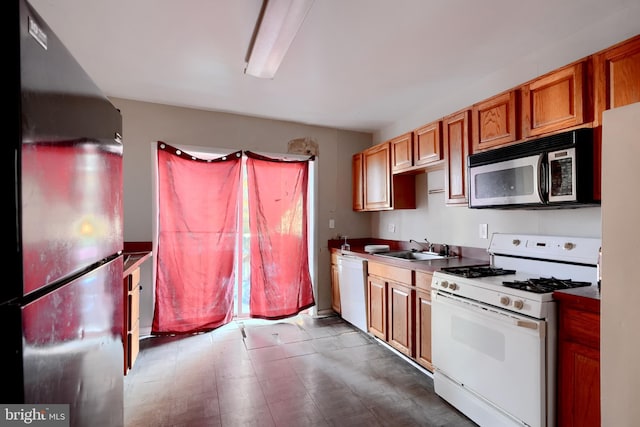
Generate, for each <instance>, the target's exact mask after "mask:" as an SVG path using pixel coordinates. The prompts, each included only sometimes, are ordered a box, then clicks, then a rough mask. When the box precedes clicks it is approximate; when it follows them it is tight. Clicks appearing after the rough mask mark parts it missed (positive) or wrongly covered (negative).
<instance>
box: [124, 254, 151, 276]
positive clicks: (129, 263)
mask: <svg viewBox="0 0 640 427" xmlns="http://www.w3.org/2000/svg"><path fill="white" fill-rule="evenodd" d="M122 255H123V256H124V272H123V276H124V277H127V276H128V275H129V274H131V273H132V272H133V271H134V270H135V269H136V268H138V267H139V266H140V264H142V263H143V262H145V261H146V260H147V259H148V258H150V257H151V251H136V252H126V251H125V252H123V253H122Z"/></svg>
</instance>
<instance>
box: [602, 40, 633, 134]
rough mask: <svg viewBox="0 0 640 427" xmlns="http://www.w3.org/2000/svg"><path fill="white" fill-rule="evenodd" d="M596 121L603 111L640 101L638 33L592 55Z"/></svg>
mask: <svg viewBox="0 0 640 427" xmlns="http://www.w3.org/2000/svg"><path fill="white" fill-rule="evenodd" d="M594 75H595V106H596V114H595V122H594V126H599V125H601V124H602V112H603V111H604V110H609V109H611V108H616V107H622V106H624V105H628V104H633V103H634V102H640V35H638V36H636V37H633V38H632V39H629V40H627V41H625V42H622V43H619V44H617V45H614V46H612V47H611V48H609V49H606V50H605V51H603V52H601V53H599V54H597V55H595V57H594Z"/></svg>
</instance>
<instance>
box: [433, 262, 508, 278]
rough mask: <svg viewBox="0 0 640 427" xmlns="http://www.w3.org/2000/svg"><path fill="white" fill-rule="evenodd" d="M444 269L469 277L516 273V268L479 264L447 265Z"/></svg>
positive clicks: (450, 272)
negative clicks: (466, 265) (464, 265)
mask: <svg viewBox="0 0 640 427" xmlns="http://www.w3.org/2000/svg"><path fill="white" fill-rule="evenodd" d="M442 271H444V272H446V273H448V274H453V275H454V276H462V277H468V278H474V279H475V278H478V277H489V276H503V275H506V274H515V273H516V271H515V270H506V269H503V268H497V267H491V266H488V265H479V266H472V267H446V268H443V269H442Z"/></svg>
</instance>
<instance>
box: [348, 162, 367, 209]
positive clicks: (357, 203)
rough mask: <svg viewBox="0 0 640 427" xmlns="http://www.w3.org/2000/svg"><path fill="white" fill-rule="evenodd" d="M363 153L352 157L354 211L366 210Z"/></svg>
mask: <svg viewBox="0 0 640 427" xmlns="http://www.w3.org/2000/svg"><path fill="white" fill-rule="evenodd" d="M362 169H363V168H362V153H356V154H354V155H353V156H352V157H351V184H352V185H353V189H352V190H353V210H354V211H361V210H364V179H363V170H362Z"/></svg>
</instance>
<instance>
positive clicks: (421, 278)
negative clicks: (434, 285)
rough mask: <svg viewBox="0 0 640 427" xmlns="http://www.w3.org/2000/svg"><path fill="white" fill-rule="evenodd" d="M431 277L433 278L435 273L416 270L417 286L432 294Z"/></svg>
mask: <svg viewBox="0 0 640 427" xmlns="http://www.w3.org/2000/svg"><path fill="white" fill-rule="evenodd" d="M431 279H433V273H428V272H426V271H416V288H418V289H420V290H423V291H426V292H427V294H429V295H431V294H430V291H431Z"/></svg>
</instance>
